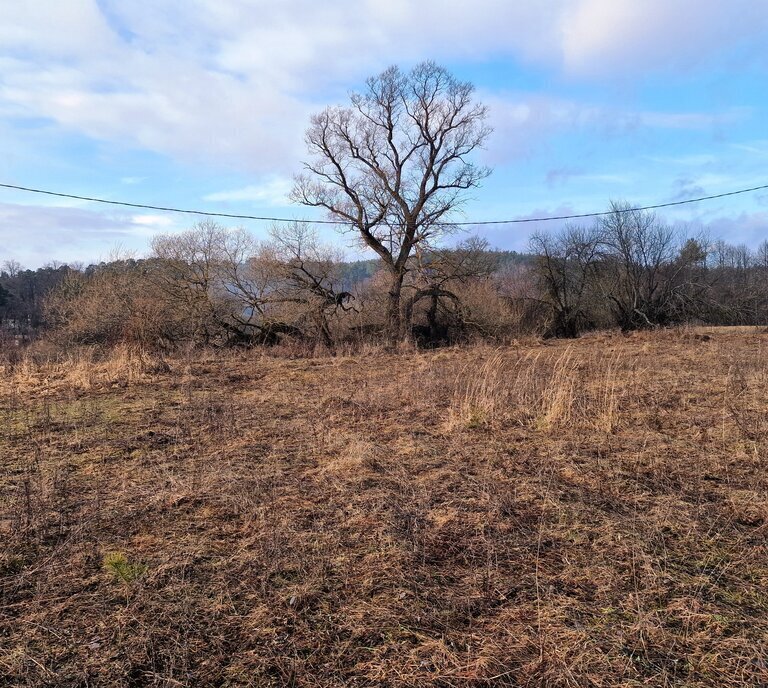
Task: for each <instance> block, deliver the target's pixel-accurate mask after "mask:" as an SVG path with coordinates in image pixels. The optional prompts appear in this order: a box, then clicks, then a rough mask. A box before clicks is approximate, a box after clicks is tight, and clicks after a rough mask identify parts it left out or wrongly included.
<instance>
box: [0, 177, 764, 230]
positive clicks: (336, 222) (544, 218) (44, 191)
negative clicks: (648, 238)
mask: <svg viewBox="0 0 768 688" xmlns="http://www.w3.org/2000/svg"><path fill="white" fill-rule="evenodd" d="M0 187H2V188H5V189H13V190H16V191H26V192H29V193H36V194H44V195H46V196H57V197H59V198H70V199H75V200H78V201H88V202H90V203H104V204H107V205H116V206H124V207H128V208H140V209H144V210H159V211H161V212H167V213H183V214H187V215H202V216H206V217H225V218H230V219H236V220H258V221H263V222H296V223H300V224H324V225H352V224H353V223H351V222H345V221H343V220H307V219H297V218H289V217H269V216H260V215H241V214H237V213H217V212H213V211H207V210H190V209H184V208H173V207H169V206H160V205H149V204H146V203H131V202H128V201H114V200H110V199H107V198H96V197H92V196H79V195H77V194H68V193H62V192H60V191H50V190H47V189H36V188H32V187H28V186H18V185H16V184H3V183H0ZM764 189H768V184H761V185H760V186H753V187H750V188H748V189H738V190H736V191H727V192H725V193H719V194H712V195H710V196H699V197H698V198H686V199H684V200H680V201H669V202H667V203H655V204H654V205H644V206H636V207H627V208H621V207H618V208H613V209H611V210H604V211H600V212H592V213H576V214H572V215H544V216H541V217H520V218H514V219H510V220H476V221H469V220H466V221H462V222H450V223H446V224H450V225H452V226H482V225H511V224H524V223H529V222H551V221H553V220H580V219H584V218H589V217H603V216H605V215H612V214H614V213H632V212H640V211H643V210H658V209H659V208H671V207H673V206H679V205H686V204H688V203H700V202H702V201H711V200H714V199H717V198H725V197H727V196H737V195H739V194H746V193H752V192H754V191H762V190H764Z"/></svg>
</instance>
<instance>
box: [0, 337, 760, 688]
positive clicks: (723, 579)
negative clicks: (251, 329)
mask: <svg viewBox="0 0 768 688" xmlns="http://www.w3.org/2000/svg"><path fill="white" fill-rule="evenodd" d="M16 359H17V360H15V361H14V362H13V363H11V362H10V359H9V361H8V362H6V364H5V365H2V366H0V367H1V368H2V369H1V370H0V685H9V686H57V687H58V686H495V685H511V686H579V687H581V686H686V687H693V686H761V685H762V686H765V685H768V557H767V556H766V555H767V554H768V552H767V551H766V544H767V543H768V539H767V537H768V492H767V491H766V487H767V485H768V398H767V393H766V390H767V389H768V334H766V333H765V332H763V331H761V330H758V329H755V328H743V329H738V328H719V329H695V330H694V329H685V330H670V331H660V332H650V333H640V334H634V335H632V336H623V335H621V334H619V333H602V334H595V335H590V336H585V337H583V338H581V339H579V340H576V341H546V342H542V341H536V340H525V341H520V342H517V343H515V344H513V345H510V346H506V347H502V348H492V347H486V346H474V347H467V348H451V349H443V350H436V351H427V352H400V353H387V352H384V351H378V350H375V349H371V350H370V351H367V352H360V353H358V354H356V355H353V356H337V357H323V358H309V359H306V358H305V359H296V360H291V359H288V358H281V357H277V356H275V355H268V354H267V353H264V352H263V351H250V352H241V353H233V352H226V353H219V354H216V353H204V354H200V353H188V354H185V355H179V356H178V357H174V358H169V359H167V361H166V363H167V366H166V365H163V364H162V362H159V361H157V360H153V359H152V358H151V357H149V356H147V355H145V354H143V353H141V352H135V351H130V350H122V351H119V352H116V353H114V354H112V355H111V356H109V357H107V358H99V357H98V356H96V355H95V353H94V352H92V351H85V352H75V353H72V354H71V355H69V356H68V357H66V358H62V357H59V358H50V360H43V357H41V356H37V357H36V356H33V355H31V354H30V355H29V356H23V357H18V356H17V357H16Z"/></svg>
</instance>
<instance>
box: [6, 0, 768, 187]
mask: <svg viewBox="0 0 768 688" xmlns="http://www.w3.org/2000/svg"><path fill="white" fill-rule="evenodd" d="M766 27H768V3H764V2H757V1H756V0H731V1H730V2H728V3H726V2H722V1H721V0H541V2H537V3H533V2H515V3H512V2H508V0H476V1H475V2H472V3H467V2H465V1H464V0H424V1H423V2H420V3H412V2H409V1H407V0H391V1H390V2H387V3H384V2H381V1H380V0H366V1H364V2H360V1H358V0H354V1H353V0H335V1H334V2H325V3H317V2H311V1H310V0H286V1H283V2H280V3H246V2H242V1H240V0H216V1H214V0H185V1H184V2H182V0H156V1H155V2H152V3H136V2H133V1H130V0H99V2H97V1H96V0H61V1H60V2H55V3H51V2H49V1H48V0H25V2H22V3H19V2H5V3H0V46H2V48H0V75H2V76H0V116H2V115H5V116H6V117H9V116H17V117H18V116H32V117H43V118H47V119H50V120H52V121H54V122H56V123H58V125H60V126H61V127H63V128H65V129H66V130H70V131H73V132H77V133H81V134H85V135H87V136H89V137H92V138H95V139H101V140H105V141H108V142H110V144H111V145H120V146H125V147H136V148H141V149H146V150H150V151H154V152H158V153H161V154H165V155H169V156H171V157H173V158H175V159H179V160H183V161H194V162H196V163H198V164H206V165H216V166H221V165H235V166H237V167H239V168H242V169H244V170H246V171H248V172H249V173H255V174H265V173H268V172H273V171H277V172H280V173H284V174H287V173H288V172H291V171H294V170H295V169H296V165H297V162H298V160H299V159H300V158H301V157H302V155H303V145H302V140H301V137H302V132H303V130H304V128H305V126H306V124H307V122H308V116H309V113H310V112H312V111H314V110H316V109H318V108H319V107H321V106H322V105H324V104H325V103H326V102H329V101H330V102H334V101H339V100H343V99H345V97H346V91H347V88H348V87H349V85H350V84H353V83H356V82H358V83H359V82H360V81H361V80H362V79H363V78H364V77H365V76H367V75H369V74H370V73H373V72H375V71H377V70H379V69H380V68H382V67H384V66H386V65H387V64H389V63H391V62H393V61H398V62H400V63H406V64H407V63H409V62H413V61H415V60H418V59H423V58H425V57H434V58H436V59H438V60H447V61H455V60H467V59H469V60H486V59H493V58H497V57H514V58H518V59H521V60H523V61H527V62H535V63H537V64H544V65H548V66H550V67H553V68H554V69H556V70H558V69H560V70H564V71H565V72H566V73H569V74H572V75H591V74H601V75H605V74H608V75H610V76H612V77H626V78H628V79H630V80H631V79H634V78H636V77H637V75H638V74H642V73H643V72H644V71H646V70H649V69H675V68H677V69H684V68H687V67H690V66H691V65H692V64H695V63H697V62H698V61H701V60H706V59H708V58H709V57H711V56H712V55H713V54H716V53H718V52H720V51H721V50H726V49H728V48H732V47H734V46H742V47H744V46H746V48H747V54H748V55H757V57H760V58H764V54H765V51H764V48H760V51H761V52H758V53H755V50H757V49H756V48H755V47H754V46H756V45H761V44H760V43H759V40H760V39H761V34H762V32H764V31H765V29H766ZM749 48H752V52H751V53H750V52H749ZM3 55H4V57H3ZM498 104H499V106H500V108H499V111H500V113H501V115H500V116H498V117H496V119H497V120H499V119H501V117H502V116H503V117H505V118H506V121H507V122H508V123H509V124H505V125H502V127H500V128H503V129H504V134H505V135H507V134H509V140H507V139H506V138H505V142H504V144H503V145H504V146H506V147H507V148H508V149H509V152H510V153H511V154H525V151H526V150H527V147H528V143H527V136H526V133H530V132H531V131H536V130H537V131H543V132H545V133H546V132H547V131H548V129H547V127H549V126H552V125H551V123H552V122H553V121H554V122H558V121H561V122H562V121H575V122H577V123H578V122H584V121H585V120H586V121H592V120H595V119H601V118H602V121H603V122H605V123H606V126H607V125H608V118H607V117H604V114H605V113H600V112H595V111H593V109H592V108H591V107H590V106H588V105H587V106H584V105H581V106H577V105H574V104H566V106H565V109H564V110H563V109H562V108H560V106H559V105H558V104H557V103H551V102H546V101H545V100H542V99H537V98H535V97H527V98H526V99H525V101H524V102H522V103H521V102H512V103H503V102H499V103H498ZM561 105H562V104H561ZM559 108H560V109H559ZM726 114H727V115H728V116H729V117H732V116H738V113H736V114H734V113H730V114H728V113H726ZM714 117H716V118H717V117H719V118H720V120H721V121H719V124H727V121H722V116H714ZM537 118H543V120H544V121H543V123H541V124H536V123H534V122H533V120H535V119H537ZM726 119H727V118H726ZM518 124H521V129H522V133H518V134H517V135H516V134H515V132H514V131H512V129H513V125H518ZM714 124H718V122H715V123H714ZM618 126H620V127H630V126H649V127H666V128H670V127H671V128H684V129H689V128H699V129H706V128H708V127H710V126H713V116H712V115H707V114H698V113H639V114H637V115H635V116H634V119H633V118H632V117H630V116H628V115H624V116H623V117H622V118H620V120H619V125H618ZM501 138H502V137H501V136H498V137H497V140H498V139H501Z"/></svg>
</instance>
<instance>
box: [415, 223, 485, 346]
mask: <svg viewBox="0 0 768 688" xmlns="http://www.w3.org/2000/svg"><path fill="white" fill-rule="evenodd" d="M412 262H413V263H414V265H413V267H411V268H410V269H411V273H412V274H413V276H414V279H413V280H412V283H409V284H408V285H407V286H408V287H409V288H410V290H409V291H410V293H409V294H408V297H407V298H406V299H405V302H404V307H403V312H404V320H405V322H407V323H411V321H412V319H413V311H414V307H415V306H416V305H417V304H418V303H419V302H421V301H427V302H428V307H427V310H426V321H427V322H426V325H425V326H423V327H420V328H419V334H420V335H421V337H422V338H423V339H425V340H426V341H427V342H429V343H432V344H435V343H438V342H440V341H443V340H445V339H446V338H447V334H448V324H449V322H450V321H452V322H453V323H454V324H455V325H457V326H459V327H462V328H463V327H464V326H465V325H467V324H468V323H467V322H466V319H465V318H464V317H463V313H462V302H461V296H460V293H459V291H458V288H459V287H461V286H462V285H465V284H467V283H468V282H471V281H473V280H477V279H482V278H484V277H488V276H489V275H490V274H491V273H492V272H493V271H494V269H495V268H496V261H495V260H494V256H493V254H492V253H491V252H490V251H489V250H488V242H487V241H485V240H484V239H480V238H478V237H471V238H469V239H467V240H465V241H462V242H461V243H459V244H458V246H456V247H454V248H446V249H436V250H430V251H425V250H422V249H421V248H419V249H417V250H416V252H415V255H414V260H413V261H412ZM441 310H442V311H443V313H444V314H445V315H446V316H447V317H446V318H444V321H446V320H447V321H448V322H443V323H442V324H441V323H439V322H438V315H439V313H440V311H441ZM414 330H416V328H415V327H414Z"/></svg>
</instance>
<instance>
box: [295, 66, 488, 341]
mask: <svg viewBox="0 0 768 688" xmlns="http://www.w3.org/2000/svg"><path fill="white" fill-rule="evenodd" d="M366 86H367V87H366V90H365V92H364V93H355V94H353V95H352V96H351V105H350V106H349V107H329V108H327V109H325V110H324V111H323V112H321V113H319V114H317V115H315V116H313V117H312V120H311V125H310V127H309V129H308V131H307V134H306V142H307V146H308V149H309V152H310V154H311V156H312V160H311V161H310V162H307V163H306V164H305V168H306V172H305V174H303V175H299V176H298V177H297V178H296V183H295V186H294V189H293V193H292V198H293V200H295V201H297V202H299V203H302V204H304V205H307V206H313V207H318V208H324V209H325V210H327V211H328V212H329V214H330V216H331V217H332V218H333V219H335V220H337V221H338V222H339V224H340V225H343V226H344V227H345V228H347V229H348V230H349V231H353V232H356V233H357V235H358V237H359V239H360V240H361V241H362V242H363V243H364V244H365V245H366V246H367V247H369V248H371V249H372V250H373V251H375V252H376V254H377V255H378V256H379V257H380V258H381V260H382V261H383V263H384V266H385V268H386V270H387V272H388V274H389V277H390V280H389V282H390V283H389V291H388V309H387V327H388V331H389V334H390V336H392V337H400V338H402V337H405V336H406V335H407V333H408V322H407V320H406V319H405V318H403V313H402V309H401V306H402V304H401V292H402V286H403V281H404V278H405V275H406V273H407V272H408V269H409V266H408V261H409V258H410V257H411V255H412V253H413V252H414V250H415V249H416V248H417V247H426V246H429V245H433V244H434V242H435V241H437V240H438V239H439V238H440V237H441V236H442V235H444V234H445V233H446V232H447V231H450V229H451V224H450V221H451V217H452V214H453V211H455V210H456V209H457V208H458V207H459V206H460V204H461V203H462V200H463V198H464V192H465V191H466V190H468V189H470V188H472V187H475V186H477V185H478V184H479V182H480V181H481V180H482V179H484V178H485V177H486V176H487V175H488V174H489V173H490V171H489V170H488V169H487V168H485V167H481V166H478V165H476V164H474V163H472V162H471V161H470V160H469V156H470V155H471V154H472V153H473V151H475V150H476V149H477V148H478V147H480V146H481V145H482V144H483V142H484V141H485V139H486V138H487V136H488V135H489V133H490V131H491V130H490V128H489V127H488V126H487V125H486V123H485V120H486V116H487V111H486V108H485V107H484V106H483V105H481V104H478V103H475V102H474V101H473V98H472V95H473V91H474V88H473V86H472V85H471V84H469V83H465V82H461V81H459V80H457V79H456V78H455V77H453V76H452V75H451V74H450V73H449V72H448V71H447V70H445V69H444V68H443V67H440V66H438V65H436V64H435V63H433V62H423V63H421V64H419V65H417V66H416V67H414V68H413V69H412V70H411V71H410V72H408V73H404V72H402V71H401V70H400V69H398V68H397V67H390V68H389V69H387V70H386V71H384V72H383V73H382V74H380V75H379V76H376V77H372V78H370V79H368V81H367V82H366Z"/></svg>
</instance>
